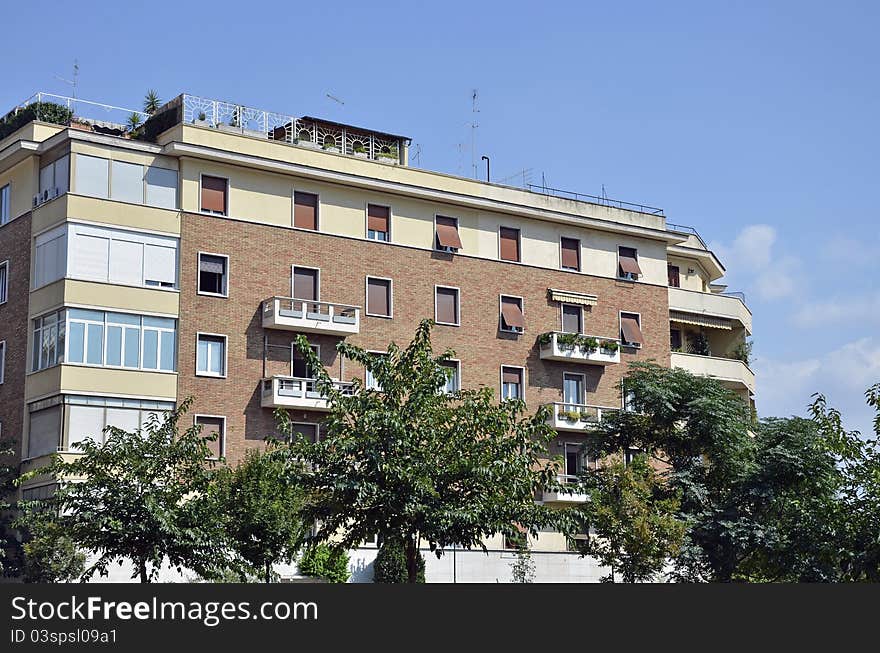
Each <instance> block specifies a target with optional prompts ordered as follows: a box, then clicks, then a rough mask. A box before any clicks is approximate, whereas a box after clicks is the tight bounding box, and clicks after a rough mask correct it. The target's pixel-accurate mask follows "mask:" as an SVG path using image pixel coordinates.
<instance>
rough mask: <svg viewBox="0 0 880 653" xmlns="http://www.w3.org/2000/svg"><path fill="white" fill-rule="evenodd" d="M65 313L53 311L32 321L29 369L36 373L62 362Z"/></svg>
mask: <svg viewBox="0 0 880 653" xmlns="http://www.w3.org/2000/svg"><path fill="white" fill-rule="evenodd" d="M65 328H66V323H65V312H64V311H63V310H61V311H55V312H54V313H49V314H48V315H43V316H42V317H38V318H36V319H35V320H34V332H33V348H34V349H33V357H32V359H31V369H32V370H33V371H34V372H36V371H38V370H44V369H46V368H47V367H52V366H54V365H58V364H59V363H63V362H64V342H65Z"/></svg>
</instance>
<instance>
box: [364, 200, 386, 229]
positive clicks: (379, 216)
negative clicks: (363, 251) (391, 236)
mask: <svg viewBox="0 0 880 653" xmlns="http://www.w3.org/2000/svg"><path fill="white" fill-rule="evenodd" d="M390 212H391V211H390V210H389V208H388V207H387V206H378V205H376V204H370V205H368V206H367V229H372V230H373V231H382V232H384V233H388V216H389V214H390Z"/></svg>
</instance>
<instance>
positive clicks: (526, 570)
mask: <svg viewBox="0 0 880 653" xmlns="http://www.w3.org/2000/svg"><path fill="white" fill-rule="evenodd" d="M510 576H511V582H514V583H534V582H535V561H534V560H532V553H531V551H529V547H528V546H520V547H519V548H518V549H517V550H516V559H515V560H514V561H513V563H512V564H511V565H510Z"/></svg>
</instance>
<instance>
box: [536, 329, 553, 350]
mask: <svg viewBox="0 0 880 653" xmlns="http://www.w3.org/2000/svg"><path fill="white" fill-rule="evenodd" d="M552 341H553V334H552V333H551V332H549V331H548V332H547V333H542V334H541V335H539V336H538V345H540V346H541V347H546V346H547V345H549V344H550V343H551V342H552Z"/></svg>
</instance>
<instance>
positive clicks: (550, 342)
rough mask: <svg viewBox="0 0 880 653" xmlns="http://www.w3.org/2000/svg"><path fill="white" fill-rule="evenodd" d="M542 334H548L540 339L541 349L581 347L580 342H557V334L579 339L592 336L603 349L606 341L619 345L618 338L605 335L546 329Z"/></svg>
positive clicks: (599, 347)
mask: <svg viewBox="0 0 880 653" xmlns="http://www.w3.org/2000/svg"><path fill="white" fill-rule="evenodd" d="M542 335H543V336H548V335H549V336H550V337H549V338H547V339H542V340H541V341H540V346H541V349H550V348H552V347H554V346H556V347H559V348H560V349H574V348H575V347H581V348H583V345H582V344H578V343H571V344H566V343H562V342H559V336H577V337H578V338H580V339H581V340H586V339H588V338H592V339H594V340H595V341H596V343H597V347H598V349H600V350H601V349H604V348H605V347H604V344H605V343H606V342H613V343H615V344H617V345H618V347H619V346H620V338H606V337H605V336H593V335H590V334H588V333H569V332H568V331H547V332H546V333H544V334H542Z"/></svg>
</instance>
